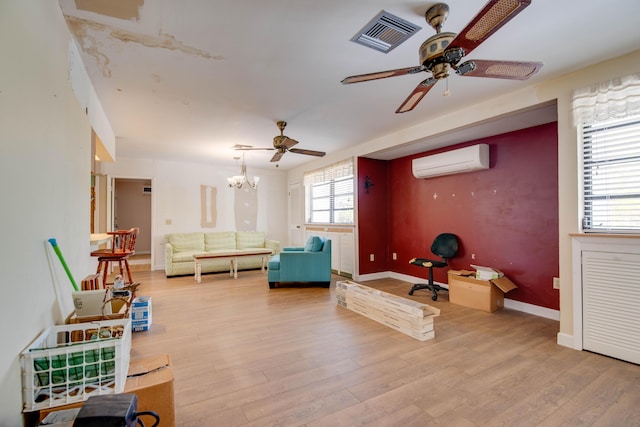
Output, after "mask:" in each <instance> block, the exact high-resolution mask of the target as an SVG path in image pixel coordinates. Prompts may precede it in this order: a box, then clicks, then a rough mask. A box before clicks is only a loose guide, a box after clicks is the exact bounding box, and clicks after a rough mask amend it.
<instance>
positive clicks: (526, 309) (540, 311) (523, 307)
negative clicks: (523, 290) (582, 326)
mask: <svg viewBox="0 0 640 427" xmlns="http://www.w3.org/2000/svg"><path fill="white" fill-rule="evenodd" d="M504 307H505V308H509V309H511V310H517V311H522V312H523V313H529V314H533V315H534V316H538V317H544V318H546V319H551V320H557V321H558V322H559V321H560V311H559V310H553V309H550V308H546V307H540V306H538V305H533V304H528V303H526V302H520V301H516V300H512V299H509V298H505V299H504Z"/></svg>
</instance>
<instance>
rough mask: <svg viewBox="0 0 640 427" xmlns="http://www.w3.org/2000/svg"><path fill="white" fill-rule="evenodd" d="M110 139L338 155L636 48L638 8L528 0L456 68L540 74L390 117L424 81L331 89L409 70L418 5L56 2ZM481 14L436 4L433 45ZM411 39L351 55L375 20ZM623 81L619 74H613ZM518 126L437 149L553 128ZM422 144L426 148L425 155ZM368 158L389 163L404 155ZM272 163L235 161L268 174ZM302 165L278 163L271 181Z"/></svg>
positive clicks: (627, 3)
mask: <svg viewBox="0 0 640 427" xmlns="http://www.w3.org/2000/svg"><path fill="white" fill-rule="evenodd" d="M59 2H60V6H61V9H62V11H63V13H64V15H65V17H66V18H67V22H68V24H69V27H70V28H71V30H72V32H73V34H74V36H75V37H76V39H77V41H78V44H79V46H80V47H81V50H82V57H83V61H84V63H85V65H86V67H87V69H88V73H89V76H90V77H91V79H92V81H93V84H94V86H95V88H96V91H97V93H98V97H99V98H100V100H101V101H102V104H103V107H104V109H105V112H106V114H107V116H108V118H109V120H110V122H111V125H112V127H113V130H114V133H115V135H116V137H117V145H116V150H117V156H118V157H121V156H123V157H144V158H158V159H173V160H188V161H202V162H210V163H218V164H219V163H223V164H224V163H228V164H230V165H233V164H235V163H234V160H233V157H234V156H237V155H238V152H236V151H234V150H233V149H232V147H233V146H234V145H235V144H246V145H252V146H256V147H271V144H272V139H273V137H274V136H275V135H277V134H279V131H278V129H277V127H276V124H275V122H276V121H277V120H285V121H287V122H288V126H287V128H286V130H285V134H286V135H288V136H290V137H292V138H294V139H296V140H298V141H299V142H300V143H299V144H298V145H297V146H296V148H303V149H311V150H319V151H326V152H333V151H337V150H339V149H341V148H344V147H348V146H354V145H358V144H361V143H364V142H367V141H370V140H372V139H374V138H376V137H379V136H381V135H385V134H389V133H393V132H397V131H399V130H401V129H404V128H407V127H410V126H413V125H416V124H418V123H420V122H423V121H424V120H425V119H426V118H429V117H432V116H435V115H440V114H444V113H447V112H451V111H453V110H455V109H456V107H457V106H459V105H469V104H473V103H474V102H478V101H480V100H482V99H485V98H486V97H489V96H495V95H500V94H503V93H507V92H510V91H512V90H515V89H518V88H520V87H522V86H524V85H529V84H534V83H537V82H541V81H543V80H547V79H549V78H553V77H555V76H559V75H562V74H565V73H568V72H571V71H575V70H577V69H580V68H583V67H585V66H587V65H590V64H593V63H596V62H600V61H603V60H607V59H610V58H613V57H617V56H620V55H623V54H625V53H629V52H632V51H634V50H636V49H637V48H638V46H640V26H638V16H640V1H637V0H609V1H607V2H603V1H593V0H581V1H577V0H563V1H558V0H532V4H531V5H530V6H529V7H528V8H526V9H525V10H524V11H523V12H521V13H520V14H519V15H518V16H516V17H515V18H514V19H513V20H511V21H510V22H509V23H508V24H507V25H505V26H504V27H503V28H502V29H500V30H499V31H498V32H497V33H495V34H494V35H493V36H491V37H490V38H489V39H488V40H487V41H486V42H484V43H483V44H482V45H481V46H479V47H478V48H477V49H475V50H474V51H473V52H471V54H469V55H468V56H467V57H466V58H465V59H474V58H475V59H497V60H525V61H541V62H543V63H544V66H543V67H542V70H541V71H540V72H539V73H538V74H536V75H535V76H534V77H532V78H531V79H530V80H528V81H524V82H523V81H513V80H498V79H478V78H473V77H460V76H457V75H453V76H452V77H451V78H449V79H448V80H449V89H450V90H451V92H452V94H451V96H448V97H444V96H442V93H443V91H444V89H445V84H444V82H439V83H438V86H436V87H435V88H434V89H432V90H431V91H430V92H429V93H428V94H427V95H426V96H425V98H424V99H423V100H422V102H421V103H420V104H419V105H418V106H417V107H416V109H415V110H413V111H411V112H408V113H404V114H395V113H394V111H395V110H396V108H397V107H398V106H399V105H400V104H401V103H402V101H403V100H404V99H405V98H406V97H407V95H408V94H409V93H410V92H411V91H412V90H413V88H414V87H415V86H416V85H417V84H418V83H419V82H420V81H422V80H424V79H425V78H427V77H428V76H427V74H423V73H420V74H419V75H407V76H402V77H394V78H389V79H382V80H376V81H370V82H363V83H357V84H352V85H342V84H341V83H340V81H341V80H342V79H343V78H344V77H346V76H349V75H354V74H363V73H368V72H374V71H383V70H388V69H395V68H403V67H410V66H414V65H418V48H419V46H420V44H421V43H422V42H423V41H424V40H425V39H427V38H428V37H430V36H431V35H432V34H434V31H433V30H432V29H431V27H429V26H428V25H427V23H426V22H425V20H424V12H425V10H426V9H427V8H428V7H429V6H431V5H433V4H435V2H431V1H427V2H425V1H410V0H386V1H380V0H367V1H361V0H322V1H318V0H271V1H266V0H184V1H172V0H146V1H145V0H59ZM485 3H486V1H485V0H449V1H448V4H449V7H450V14H449V18H448V20H447V22H446V23H445V24H444V28H443V31H450V32H458V31H460V30H462V28H464V26H465V25H466V24H467V23H468V22H469V21H470V20H471V19H472V18H473V17H474V16H475V15H476V14H477V13H478V11H479V10H480V9H481V8H482V6H484V4H485ZM383 9H384V10H386V11H388V12H390V13H392V14H394V15H396V16H399V17H400V18H403V19H405V20H408V21H411V22H413V23H414V24H417V25H419V26H421V27H422V30H421V31H419V32H418V33H417V34H416V35H414V36H413V37H411V38H410V39H409V40H407V41H406V42H405V43H404V44H402V45H400V46H399V47H398V48H396V49H394V50H393V51H391V52H390V53H388V54H384V53H381V52H378V51H375V50H373V49H370V48H366V47H364V46H361V45H359V44H356V43H353V42H351V41H350V39H351V37H352V36H353V35H354V34H355V33H356V32H357V31H358V30H360V29H361V28H362V27H363V26H364V25H365V24H366V23H367V22H368V21H369V20H370V19H371V18H373V17H374V16H375V15H376V14H377V13H378V12H379V11H380V10H383ZM620 74H624V70H620ZM543 107H544V108H537V109H533V110H531V111H527V112H519V113H517V114H514V115H513V116H510V117H508V118H503V119H501V120H496V121H493V122H491V123H482V124H481V127H479V128H474V129H473V134H471V133H470V129H460V130H457V131H456V132H449V133H447V134H445V135H439V136H437V137H436V138H439V140H438V141H437V142H438V145H440V146H442V145H447V144H451V143H455V142H460V141H464V140H467V139H470V135H473V137H474V138H475V137H478V136H487V135H491V134H495V133H500V132H502V131H506V130H514V129H515V128H519V127H520V128H521V127H527V126H531V125H535V124H538V123H545V122H548V121H552V120H554V119H555V107H554V106H553V105H546V106H543ZM431 142H433V141H431ZM398 143H399V146H398V147H397V148H394V149H390V150H386V151H385V152H384V153H372V154H371V156H372V157H376V158H381V159H391V158H395V157H399V156H404V155H407V154H411V153H414V152H417V151H420V145H419V144H418V145H411V146H408V145H403V141H398ZM272 155H273V151H251V152H248V153H247V157H246V161H247V164H249V165H253V166H259V167H272V166H274V164H272V163H270V162H269V160H270V158H271V156H272ZM313 159H314V158H313V157H309V156H304V155H300V154H295V153H287V154H285V156H284V157H283V159H282V160H281V161H280V162H279V163H280V167H281V169H290V168H292V167H294V166H298V165H300V164H302V163H304V162H307V161H309V160H313Z"/></svg>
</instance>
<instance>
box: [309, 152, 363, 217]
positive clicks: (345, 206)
mask: <svg viewBox="0 0 640 427" xmlns="http://www.w3.org/2000/svg"><path fill="white" fill-rule="evenodd" d="M353 181H354V177H353V160H351V159H349V160H345V161H342V162H339V163H335V164H333V165H330V166H327V167H326V168H323V169H319V170H315V171H312V172H308V173H305V175H304V188H305V213H306V221H307V223H313V224H318V223H320V224H353V223H354V203H353V199H354V191H353V190H354V184H353Z"/></svg>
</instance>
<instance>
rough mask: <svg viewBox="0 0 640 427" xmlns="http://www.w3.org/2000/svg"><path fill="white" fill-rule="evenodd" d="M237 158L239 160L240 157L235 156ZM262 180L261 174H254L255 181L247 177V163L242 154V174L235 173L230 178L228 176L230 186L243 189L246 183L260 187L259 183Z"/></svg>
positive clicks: (252, 186) (253, 186)
mask: <svg viewBox="0 0 640 427" xmlns="http://www.w3.org/2000/svg"><path fill="white" fill-rule="evenodd" d="M235 159H236V160H239V159H240V157H235ZM259 182H260V177H259V176H254V177H253V181H251V180H249V178H248V177H247V164H246V163H245V162H244V155H243V156H242V165H241V166H240V175H234V176H232V177H230V178H227V184H228V185H229V188H234V187H235V188H237V189H238V190H240V189H242V188H243V186H244V185H245V184H247V186H249V187H251V188H258V183H259Z"/></svg>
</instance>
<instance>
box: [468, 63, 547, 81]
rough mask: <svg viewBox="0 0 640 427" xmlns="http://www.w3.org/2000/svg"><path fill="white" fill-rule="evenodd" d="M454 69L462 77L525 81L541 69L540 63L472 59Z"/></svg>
mask: <svg viewBox="0 0 640 427" xmlns="http://www.w3.org/2000/svg"><path fill="white" fill-rule="evenodd" d="M456 68H457V70H456V73H457V74H460V75H462V76H471V77H492V78H495V79H510V80H526V79H528V78H529V77H531V76H533V75H534V74H535V73H537V72H538V70H540V68H542V62H526V61H490V60H484V59H474V60H472V61H467V62H465V63H463V64H460V65H459V66H458V67H456ZM467 70H469V71H467ZM458 71H460V72H458Z"/></svg>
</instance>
